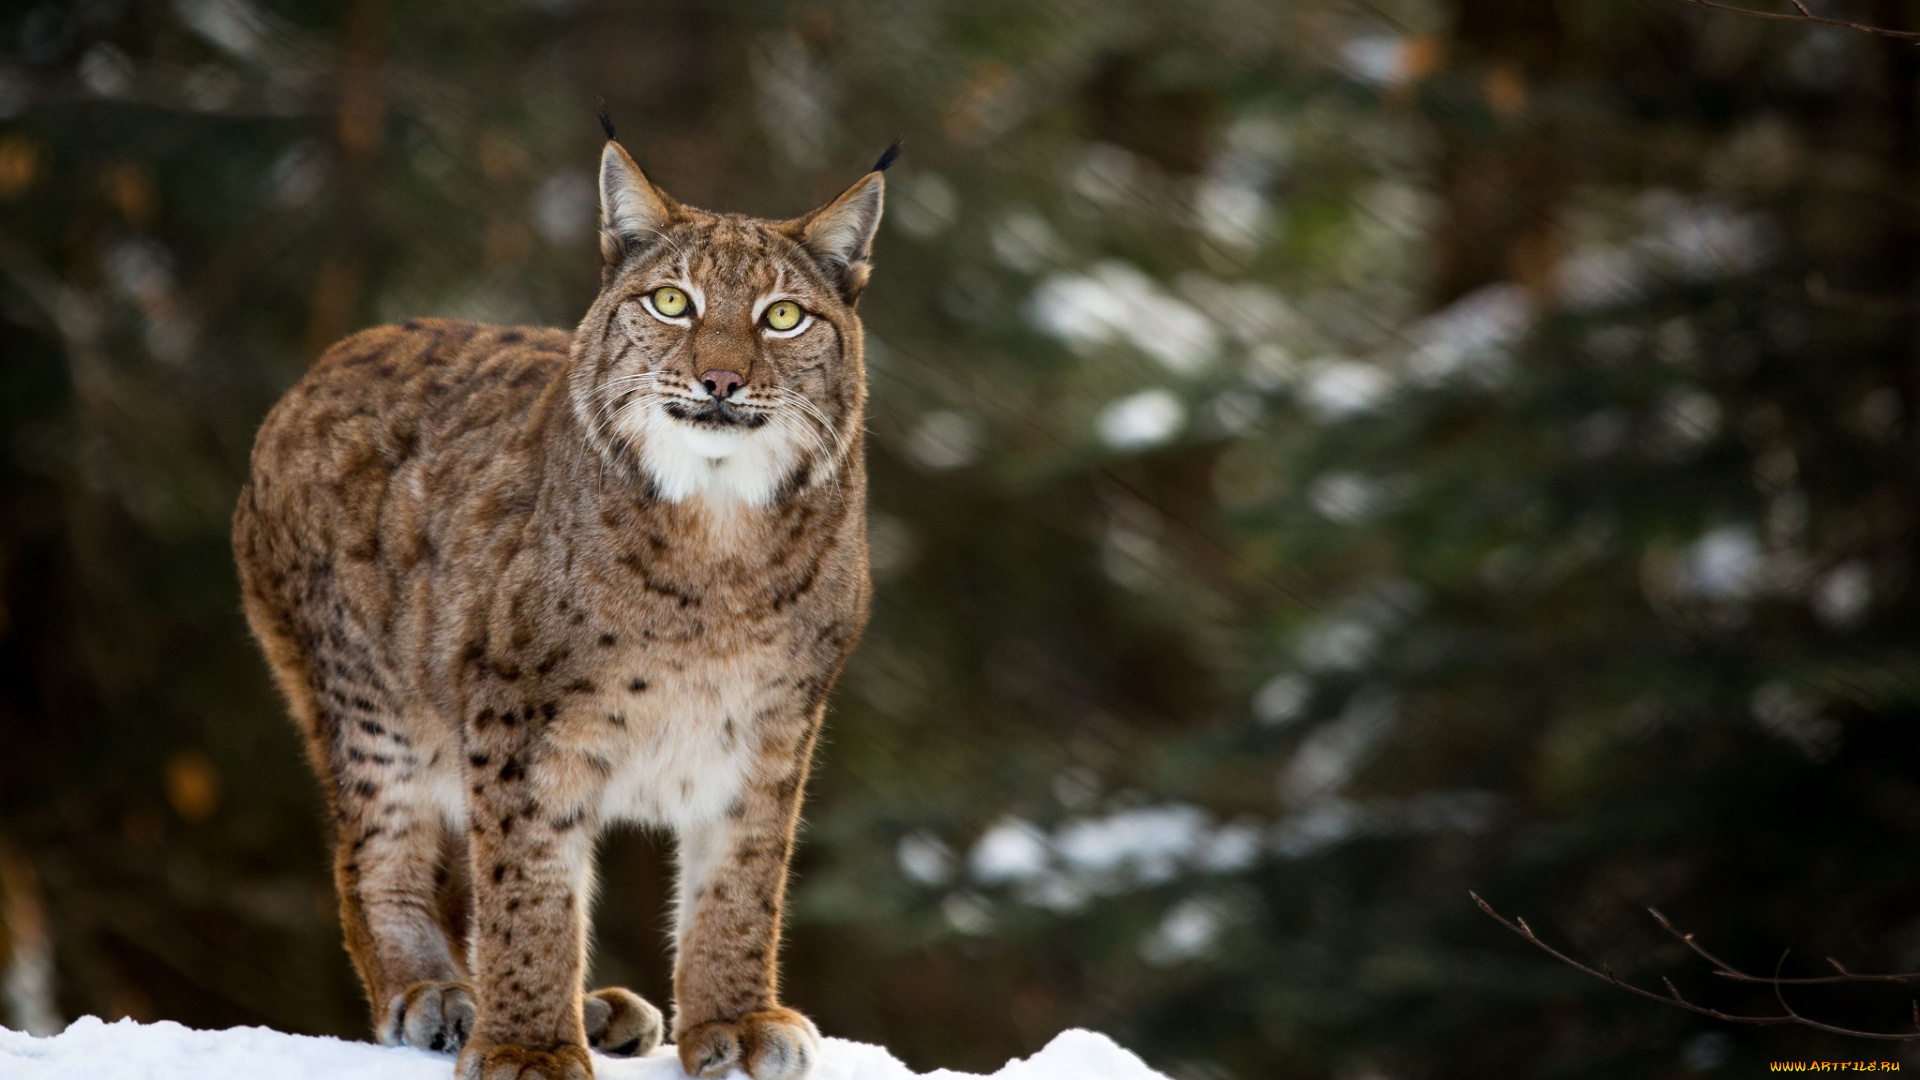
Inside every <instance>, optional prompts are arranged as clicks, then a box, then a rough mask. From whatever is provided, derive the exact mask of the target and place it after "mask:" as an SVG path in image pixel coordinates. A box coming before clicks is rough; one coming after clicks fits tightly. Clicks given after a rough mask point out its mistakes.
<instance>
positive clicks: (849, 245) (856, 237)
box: [795, 142, 900, 303]
mask: <svg viewBox="0 0 1920 1080" xmlns="http://www.w3.org/2000/svg"><path fill="white" fill-rule="evenodd" d="M899 153H900V144H899V143H898V142H895V143H894V144H893V145H892V146H889V147H887V152H886V153H884V154H882V155H880V160H879V161H878V162H877V163H876V164H875V165H874V167H873V170H872V171H871V172H869V173H867V175H865V176H863V177H861V178H860V179H858V180H856V181H854V183H853V186H852V187H850V188H848V189H847V190H845V191H843V192H841V193H840V197H839V198H837V199H835V200H833V201H832V202H830V203H828V204H827V205H825V206H823V207H821V208H820V209H818V210H815V211H814V212H813V213H811V214H808V215H807V216H806V217H803V218H801V219H800V220H799V221H798V222H796V223H795V224H797V225H798V226H799V227H800V243H801V244H803V245H805V246H806V249H807V250H808V251H810V252H812V253H813V256H814V258H816V259H819V260H820V262H821V264H822V265H823V266H825V267H826V269H827V272H828V273H830V274H832V275H834V276H835V277H836V278H838V279H839V285H840V291H841V293H842V294H843V295H845V296H846V298H847V302H848V303H853V302H854V301H855V300H858V299H860V290H862V289H864V288H866V287H867V273H868V270H869V265H868V259H869V258H870V257H871V256H872V255H873V234H874V233H875V232H876V231H877V230H878V229H879V228H880V210H881V206H882V203H883V201H884V196H885V194H886V178H885V176H884V175H883V174H884V173H885V172H886V171H887V166H889V165H892V164H893V159H894V158H895V157H897V156H899Z"/></svg>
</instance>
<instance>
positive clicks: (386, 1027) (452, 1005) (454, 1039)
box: [380, 982, 474, 1053]
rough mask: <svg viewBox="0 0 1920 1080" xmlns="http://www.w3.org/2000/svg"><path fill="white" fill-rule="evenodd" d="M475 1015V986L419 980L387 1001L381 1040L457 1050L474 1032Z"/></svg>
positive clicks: (390, 1042) (450, 1051)
mask: <svg viewBox="0 0 1920 1080" xmlns="http://www.w3.org/2000/svg"><path fill="white" fill-rule="evenodd" d="M473 1017H474V1007H473V988H472V987H470V986H468V985H467V984H466V983H460V982H417V983H414V984H413V985H412V986H409V987H407V988H406V989H405V990H402V991H401V992H400V993H398V994H395V995H394V996H393V1000H392V1001H391V1002H389V1003H388V1004H387V1019H386V1023H384V1024H381V1025H380V1041H381V1042H383V1043H386V1044H387V1045H388V1046H413V1047H418V1048H419V1049H421V1050H435V1051H444V1052H447V1053H455V1052H457V1051H459V1049H460V1048H461V1047H462V1046H463V1045H465V1044H466V1041H467V1036H468V1035H469V1034H470V1033H472V1031H473Z"/></svg>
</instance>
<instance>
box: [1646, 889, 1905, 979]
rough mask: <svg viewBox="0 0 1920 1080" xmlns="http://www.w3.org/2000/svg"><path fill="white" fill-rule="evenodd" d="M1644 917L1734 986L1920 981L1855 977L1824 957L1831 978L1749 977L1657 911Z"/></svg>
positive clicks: (1651, 910)
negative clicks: (1730, 981)
mask: <svg viewBox="0 0 1920 1080" xmlns="http://www.w3.org/2000/svg"><path fill="white" fill-rule="evenodd" d="M1647 914H1649V915H1652V916H1653V918H1654V921H1656V922H1658V923H1659V924H1660V928H1661V929H1662V930H1665V931H1666V932H1667V933H1669V934H1672V935H1673V936H1674V937H1675V938H1677V939H1679V941H1680V944H1682V945H1685V946H1686V947H1687V948H1688V949H1691V950H1692V951H1693V953H1694V955H1696V956H1698V957H1700V958H1701V959H1702V960H1705V961H1706V962H1707V963H1709V964H1712V965H1713V966H1714V972H1713V973H1714V974H1715V975H1718V976H1720V977H1721V978H1723V979H1730V980H1732V981H1734V982H1743V983H1771V984H1778V983H1785V984H1787V985H1789V986H1796V985H1797V986H1814V985H1819V984H1821V983H1866V982H1891V983H1909V982H1914V981H1917V980H1920V971H1909V972H1904V973H1900V974H1889V975H1861V974H1856V973H1855V972H1851V971H1848V970H1847V969H1846V966H1845V965H1843V964H1842V963H1840V961H1838V960H1835V959H1834V958H1833V957H1831V956H1829V957H1827V963H1828V964H1830V965H1832V967H1833V970H1834V971H1836V972H1838V974H1835V975H1818V976H1814V977H1813V978H1807V979H1783V978H1780V977H1779V974H1778V973H1777V972H1776V973H1775V974H1774V975H1773V977H1771V978H1769V977H1766V976H1763V975H1749V974H1747V973H1746V972H1744V971H1741V970H1740V969H1738V968H1736V967H1734V966H1733V965H1732V964H1729V963H1727V962H1726V961H1725V960H1722V959H1720V958H1719V957H1717V956H1715V955H1713V954H1712V953H1710V952H1708V951H1707V950H1706V948H1705V947H1704V946H1702V945H1701V944H1700V942H1699V941H1698V940H1696V939H1695V938H1694V936H1693V935H1692V934H1685V933H1681V932H1680V930H1679V929H1678V928H1676V927H1675V926H1674V925H1673V923H1672V922H1671V921H1669V920H1668V919H1667V917H1666V916H1665V915H1662V914H1661V913H1660V909H1659V908H1648V909H1647Z"/></svg>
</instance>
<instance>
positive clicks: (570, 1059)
mask: <svg viewBox="0 0 1920 1080" xmlns="http://www.w3.org/2000/svg"><path fill="white" fill-rule="evenodd" d="M453 1075H454V1077H455V1080H593V1065H592V1064H590V1063H589V1062H588V1060H587V1048H586V1047H584V1046H556V1047H554V1048H552V1049H551V1050H534V1049H531V1048H528V1047H525V1046H514V1045H512V1044H511V1043H496V1042H491V1041H489V1040H487V1039H481V1038H475V1039H471V1040H469V1041H468V1042H467V1048H466V1049H465V1050H462V1051H461V1052H460V1063H459V1064H458V1065H456V1066H454V1070H453Z"/></svg>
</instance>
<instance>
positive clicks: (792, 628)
mask: <svg viewBox="0 0 1920 1080" xmlns="http://www.w3.org/2000/svg"><path fill="white" fill-rule="evenodd" d="M890 160H891V154H889V157H888V158H884V159H883V160H882V164H881V166H879V167H876V168H875V170H874V171H872V172H870V173H868V174H867V175H866V176H865V177H863V178H861V179H860V180H859V181H858V182H856V183H855V184H854V185H853V186H852V187H850V188H849V189H847V191H846V192H845V193H843V194H842V195H841V196H840V197H839V198H838V199H836V200H834V201H833V202H832V203H830V204H828V205H827V206H825V207H822V208H820V209H818V210H815V211H813V212H812V213H809V214H807V215H805V216H803V217H800V218H797V219H793V220H788V221H767V220H759V219H752V218H745V217H741V216H738V215H725V214H714V213H709V212H706V211H702V210H697V209H694V208H691V207H687V206H684V205H682V204H680V203H678V202H676V201H675V200H673V199H672V198H671V197H669V196H668V195H666V194H665V193H664V192H662V191H660V190H659V189H657V188H655V187H654V186H653V185H652V184H651V183H650V182H649V181H648V180H647V179H646V177H645V176H644V175H642V173H641V171H640V170H639V168H638V167H637V166H636V165H635V164H634V163H633V160H632V158H630V157H629V156H628V155H627V153H626V151H625V150H623V149H622V148H621V147H620V145H619V144H618V143H616V142H613V141H611V132H609V142H608V144H607V147H606V150H605V152H604V154H603V155H602V160H601V175H600V189H601V207H602V230H601V249H602V255H603V258H604V270H603V277H602V288H601V291H600V294H599V296H598V297H597V298H596V299H595V301H594V303H593V305H592V306H591V307H590V308H589V309H588V311H587V314H586V317H585V318H584V319H583V320H582V321H581V323H580V325H579V327H578V328H577V329H576V330H574V331H573V332H572V333H570V334H569V333H567V332H565V331H559V330H548V329H530V328H524V327H498V326H482V325H476V324H472V323H462V322H452V321H445V320H434V319H420V320H415V321H411V322H408V323H406V324H404V325H401V326H390V327H382V328H378V329H374V330H368V331H365V332H362V333H360V334H356V335H354V336H353V337H350V338H348V339H346V340H345V341H342V342H341V343H339V344H338V345H336V346H334V347H333V348H332V349H331V350H329V351H328V352H327V353H326V355H324V356H323V357H322V358H321V359H320V360H319V362H318V363H316V364H315V366H314V368H313V369H312V370H311V371H310V372H309V373H308V374H307V375H306V377H305V378H304V379H302V380H301V381H300V383H299V384H298V385H296V386H295V387H294V388H293V389H292V390H290V391H289V392H288V393H287V395H286V397H285V398H283V399H282V400H281V401H280V403H279V404H278V405H277V406H276V407H275V408H274V409H273V410H272V412H271V413H270V414H269V415H268V417H267V419H266V421H265V423H264V424H263V425H262V427H261V430H260V434H259V437H258V439H257V441H256V444H255V447H254V454H253V467H252V474H251V478H250V480H249V482H248V483H247V485H246V487H245V488H244V489H243V491H242V493H241V496H240V501H239V506H238V508H237V509H236V511H235V515H234V550H235V555H236V558H237V562H238V566H239V572H240V578H241V585H242V593H243V597H244V601H245V605H246V612H247V617H248V621H249V623H250V625H251V626H252V628H253V630H254V633H255V635H256V636H257V637H258V638H259V640H260V642H261V645H262V648H263V649H264V651H265V653H266V655H267V659H268V662H269V665H270V666H271V668H272V670H273V673H274V675H275V677H276V679H277V681H278V682H279V684H280V687H281V689H282V691H283V692H284V693H285V696H286V698H287V701H288V703H289V706H290V709H291V712H292V713H293V716H294V719H295V722H296V723H297V724H298V726H299V728H300V730H301V732H302V733H303V735H304V736H305V739H306V744H307V750H308V754H309V757H310V760H311V762H312V764H313V767H314V770H315V772H316V774H317V775H318V777H319V780H320V783H321V785H322V787H323V789H324V792H325V795H326V800H327V807H328V814H329V817H330V820H331V825H332V835H333V842H334V845H335V859H334V873H335V882H336V885H337V887H338V891H339V896H340V909H341V921H342V923H343V927H344V931H345V936H346V943H347V948H348V951H349V952H350V953H351V955H352V957H353V960H354V963H355V965H356V967H357V968H358V970H359V972H360V976H361V978H362V980H363V982H364V984H365V987H366V991H367V996H368V1000H369V1002H370V1003H371V1006H372V1013H373V1025H374V1030H375V1033H376V1034H377V1036H378V1037H379V1038H380V1039H381V1040H382V1041H384V1042H388V1043H394V1044H405V1045H412V1046H419V1047H424V1048H427V1049H433V1050H444V1051H458V1052H459V1060H458V1065H457V1074H458V1075H459V1076H461V1077H463V1078H475V1080H477V1078H479V1077H482V1076H485V1077H493V1076H495V1075H496V1073H497V1074H498V1075H502V1076H518V1077H525V1078H532V1077H547V1078H550V1080H561V1078H584V1077H588V1076H590V1075H591V1073H592V1067H591V1063H590V1060H589V1058H588V1055H587V1048H588V1047H589V1046H592V1047H596V1048H598V1049H601V1050H602V1051H604V1052H607V1053H614V1054H644V1053H646V1052H648V1051H650V1050H652V1049H653V1047H654V1046H655V1045H657V1044H658V1043H659V1042H660V1040H661V1038H662V1037H663V1035H664V1034H666V1032H665V1028H666V1026H667V1025H666V1022H665V1021H664V1020H663V1018H662V1015H661V1013H660V1011H659V1010H658V1009H656V1008H655V1007H654V1006H653V1005H651V1004H649V1003H647V1002H646V1001H644V1000H642V999H641V998H639V997H638V996H636V995H634V994H632V993H630V992H628V991H626V990H622V989H618V988H608V989H601V990H595V991H592V992H591V993H587V992H585V988H584V987H583V985H582V978H583V972H584V951H585V942H586V940H587V922H586V920H587V915H588V907H589V900H590V896H589V894H590V891H591V882H592V879H593V868H592V865H591V859H592V851H593V841H594V837H595V835H596V832H597V830H598V829H599V828H600V827H601V826H602V825H604V824H607V823H610V822H616V821H622V820H637V821H644V822H648V823H652V824H655V825H659V826H662V827H665V828H668V829H670V830H671V831H672V832H673V833H674V835H675V837H676V838H677V856H678V868H679V871H678V872H679V880H678V885H677V911H676V915H675V941H676V946H677V952H676V958H675V972H674V1001H673V1003H672V1021H671V1027H672V1031H671V1034H672V1036H673V1038H674V1040H675V1041H676V1042H677V1043H678V1045H679V1054H680V1059H681V1062H682V1064H683V1066H684V1067H685V1068H686V1070H687V1072H688V1073H689V1074H692V1075H697V1076H719V1075H722V1074H724V1073H725V1072H727V1071H728V1070H729V1069H732V1068H735V1067H739V1068H743V1069H745V1070H746V1071H747V1073H748V1074H749V1075H751V1076H752V1077H754V1078H755V1080H794V1078H797V1077H800V1076H803V1075H804V1074H806V1073H807V1071H808V1070H809V1068H810V1066H811V1062H812V1059H813V1058H814V1056H815V1053H816V1048H817V1045H818V1034H817V1033H816V1032H815V1030H814V1027H813V1025H812V1023H811V1022H809V1021H808V1020H807V1019H806V1018H805V1017H804V1016H802V1015H800V1014H799V1013H797V1012H794V1011H793V1010H791V1009H788V1008H786V1007H784V1006H782V1005H781V1004H780V1003H779V1000H778V998H777V995H776V989H775V988H776V984H777V977H776V959H777V953H778V947H779V939H780V913H781V904H782V898H783V894H784V889H785V883H786V876H787V864H788V860H789V856H790V853H791V851H792V847H793V842H794V829H795V824H796V821H797V819H798V813H799V806H800V800H801V793H802V790H803V788H804V787H805V783H806V777H807V770H808V762H809V759H810V756H811V753H812V750H813V746H814V743H815V741H816V739H817V737H818V733H819V729H820V724H821V721H822V716H823V713H824V709H825V700H826V696H827V694H828V692H829V690H830V689H831V688H832V686H833V683H834V680H835V679H836V678H837V677H838V675H839V672H840V669H841V666H842V665H843V664H844V662H845V660H846V657H847V654H848V653H849V651H850V650H851V649H852V648H853V646H854V644H855V642H856V641H857V640H858V638H859V636H860V633H861V631H862V629H863V628H864V626H865V623H866V619H867V602H868V592H869V586H868V578H867V562H866V538H865V493H866V474H865V468H864V465H863V462H862V453H863V442H862V431H863V418H864V411H865V404H866V379H865V374H864V369H863V366H862V351H861V327H860V321H859V319H858V317H857V315H856V314H855V310H854V307H855V304H856V302H857V300H858V299H859V296H860V293H861V291H862V289H863V288H864V287H865V285H866V282H867V274H868V260H869V256H870V253H871V249H872V244H873V237H874V232H875V229H876V228H877V226H878V223H879V219H880V212H881V202H882V189H883V185H884V182H883V178H882V169H883V167H884V165H885V164H886V163H887V162H888V161H890Z"/></svg>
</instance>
